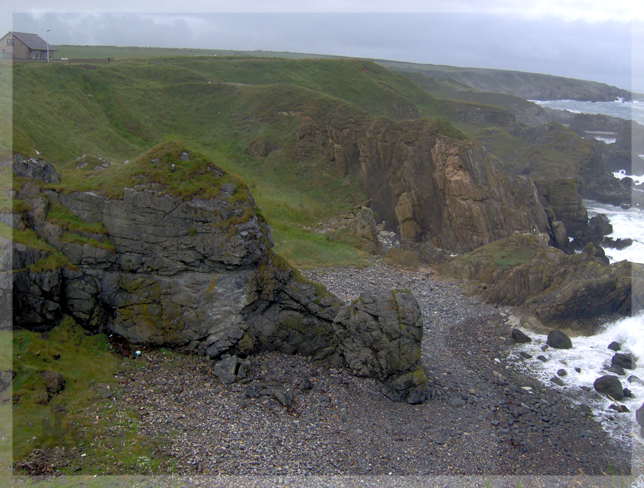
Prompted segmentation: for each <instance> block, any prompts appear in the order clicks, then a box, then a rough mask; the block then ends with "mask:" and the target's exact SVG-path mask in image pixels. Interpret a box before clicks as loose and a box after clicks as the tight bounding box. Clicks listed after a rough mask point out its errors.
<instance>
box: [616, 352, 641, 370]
mask: <svg viewBox="0 0 644 488" xmlns="http://www.w3.org/2000/svg"><path fill="white" fill-rule="evenodd" d="M611 366H621V367H622V368H624V369H635V366H636V365H635V360H634V359H633V355H632V354H631V353H625V354H624V353H621V352H618V353H616V354H615V355H614V356H613V358H612V359H611Z"/></svg>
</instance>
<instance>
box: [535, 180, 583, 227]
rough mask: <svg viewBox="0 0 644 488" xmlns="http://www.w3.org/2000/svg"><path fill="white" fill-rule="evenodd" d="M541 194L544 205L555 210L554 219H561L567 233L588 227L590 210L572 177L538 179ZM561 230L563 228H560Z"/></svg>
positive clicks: (537, 183) (537, 184)
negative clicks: (585, 205) (587, 208)
mask: <svg viewBox="0 0 644 488" xmlns="http://www.w3.org/2000/svg"><path fill="white" fill-rule="evenodd" d="M535 184H536V186H537V188H538V189H539V196H540V197H541V203H542V204H543V206H544V207H550V208H552V210H553V211H554V214H555V218H554V219H553V220H557V221H561V222H562V223H563V225H564V227H565V230H566V232H567V234H569V235H574V234H575V233H576V232H578V231H584V230H586V229H587V227H588V211H587V210H586V208H585V207H584V204H583V200H582V198H581V195H579V193H578V191H577V185H576V183H575V181H574V179H572V178H552V179H548V180H536V181H535ZM559 232H561V230H559Z"/></svg>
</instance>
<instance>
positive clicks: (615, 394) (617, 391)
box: [594, 375, 624, 400]
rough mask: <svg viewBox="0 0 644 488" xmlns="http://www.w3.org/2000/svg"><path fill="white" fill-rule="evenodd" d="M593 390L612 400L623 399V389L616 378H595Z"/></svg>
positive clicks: (608, 376) (606, 376)
mask: <svg viewBox="0 0 644 488" xmlns="http://www.w3.org/2000/svg"><path fill="white" fill-rule="evenodd" d="M594 387H595V390H597V392H598V393H601V394H602V395H606V396H608V397H610V398H611V399H613V400H621V399H622V398H624V387H623V386H622V382H621V381H619V378H618V377H617V376H612V375H605V376H602V377H600V378H597V379H596V380H595V383H594Z"/></svg>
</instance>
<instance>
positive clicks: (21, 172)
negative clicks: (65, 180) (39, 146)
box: [11, 154, 60, 183]
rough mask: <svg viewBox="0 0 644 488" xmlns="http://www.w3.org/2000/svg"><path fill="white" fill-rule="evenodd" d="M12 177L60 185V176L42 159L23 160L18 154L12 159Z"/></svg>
mask: <svg viewBox="0 0 644 488" xmlns="http://www.w3.org/2000/svg"><path fill="white" fill-rule="evenodd" d="M11 169H12V170H13V173H14V175H16V176H18V177H21V178H29V179H34V180H39V181H42V182H44V183H60V175H59V174H58V172H57V171H56V169H55V168H54V167H53V166H52V165H51V163H48V162H47V161H45V160H44V159H40V158H27V159H24V158H23V157H22V156H20V155H19V154H16V155H15V156H14V157H13V163H12V165H11Z"/></svg>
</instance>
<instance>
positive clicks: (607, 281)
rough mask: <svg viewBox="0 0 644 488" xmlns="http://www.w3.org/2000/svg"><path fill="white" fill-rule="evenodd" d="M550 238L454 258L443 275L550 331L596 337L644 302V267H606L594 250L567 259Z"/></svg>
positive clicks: (513, 240) (523, 239)
mask: <svg viewBox="0 0 644 488" xmlns="http://www.w3.org/2000/svg"><path fill="white" fill-rule="evenodd" d="M547 242H548V238H547V236H545V235H541V236H538V235H521V234H517V235H515V236H513V237H510V238H508V239H503V240H501V241H497V242H494V243H492V244H488V245H486V246H483V247H481V248H479V249H476V250H475V251H472V252H470V253H468V254H465V255H462V256H459V257H457V258H453V259H452V260H450V261H448V262H446V263H444V264H442V265H440V266H438V267H437V269H436V271H437V273H438V274H440V275H442V276H444V277H449V278H455V279H458V280H461V281H464V287H465V292H466V293H467V294H471V295H474V294H478V295H480V296H481V297H483V299H484V300H485V301H487V302H489V303H497V304H501V305H510V306H522V307H525V308H526V309H527V310H528V311H529V312H531V313H532V314H534V315H536V317H537V318H538V319H539V320H540V321H541V322H542V323H543V324H545V325H547V326H548V327H550V328H558V327H563V328H573V329H579V330H583V331H588V332H590V331H593V332H594V331H596V329H597V327H598V326H599V325H600V324H601V323H602V321H603V320H604V318H605V317H606V316H608V315H610V314H620V315H628V314H630V313H631V311H637V310H639V307H641V304H642V303H643V300H644V295H643V292H644V291H643V289H642V287H641V286H640V285H639V284H638V283H639V282H640V281H641V279H642V278H641V277H642V276H643V273H644V267H642V266H641V265H639V264H632V263H629V262H628V261H622V262H619V263H614V264H611V265H607V264H605V263H604V261H603V260H602V259H601V258H598V257H595V256H594V253H593V252H592V251H593V249H594V247H593V246H592V244H590V245H589V246H588V249H587V250H585V251H584V252H582V253H580V254H576V255H566V254H565V253H563V252H562V251H560V250H559V249H555V248H552V247H549V246H548V245H547Z"/></svg>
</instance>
